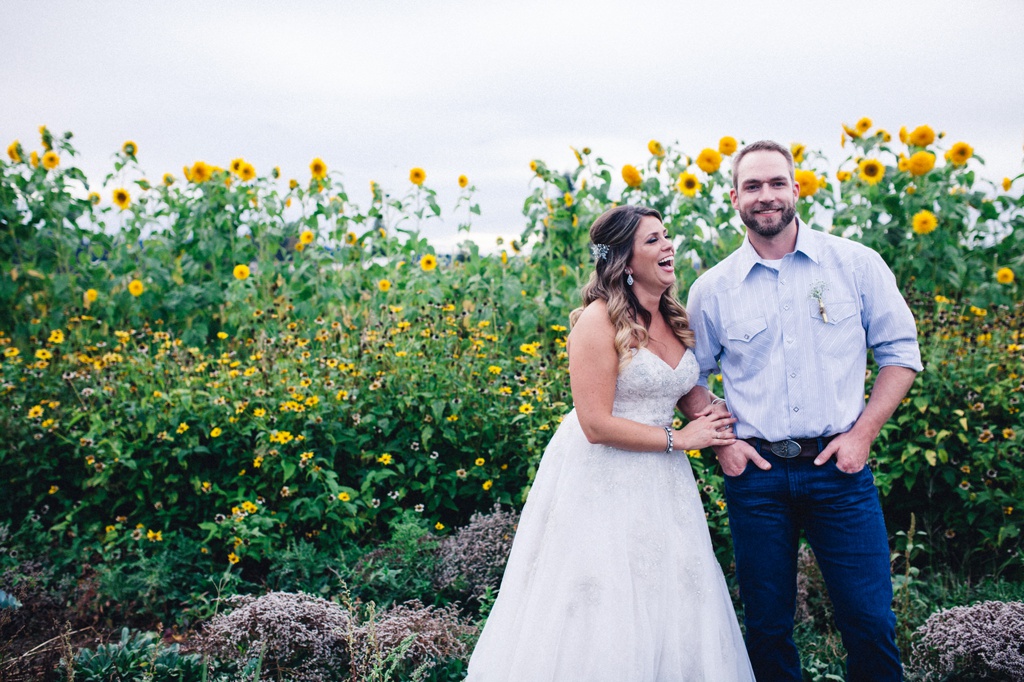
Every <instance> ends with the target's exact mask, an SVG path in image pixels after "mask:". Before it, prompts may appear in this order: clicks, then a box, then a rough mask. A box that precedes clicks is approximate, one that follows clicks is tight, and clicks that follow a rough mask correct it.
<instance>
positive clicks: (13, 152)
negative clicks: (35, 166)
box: [7, 140, 21, 163]
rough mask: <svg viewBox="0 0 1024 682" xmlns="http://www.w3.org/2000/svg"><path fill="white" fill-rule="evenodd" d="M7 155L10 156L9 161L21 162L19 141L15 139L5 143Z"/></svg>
mask: <svg viewBox="0 0 1024 682" xmlns="http://www.w3.org/2000/svg"><path fill="white" fill-rule="evenodd" d="M7 156H9V157H10V159H11V162H13V163H21V143H20V142H18V141H17V140H15V141H14V142H12V143H10V144H9V145H7Z"/></svg>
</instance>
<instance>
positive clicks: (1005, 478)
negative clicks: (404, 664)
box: [0, 119, 1024, 665]
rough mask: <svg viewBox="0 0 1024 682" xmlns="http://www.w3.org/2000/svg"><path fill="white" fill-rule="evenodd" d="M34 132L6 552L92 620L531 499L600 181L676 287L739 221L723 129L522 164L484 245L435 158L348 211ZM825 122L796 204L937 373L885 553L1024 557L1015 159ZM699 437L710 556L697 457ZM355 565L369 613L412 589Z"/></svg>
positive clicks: (7, 283)
mask: <svg viewBox="0 0 1024 682" xmlns="http://www.w3.org/2000/svg"><path fill="white" fill-rule="evenodd" d="M40 132H41V139H40V141H39V143H38V144H39V147H40V148H39V149H38V150H29V149H28V148H27V146H26V145H23V144H21V143H20V142H18V141H15V142H13V143H11V144H10V146H9V147H8V149H7V158H6V159H5V160H0V352H2V355H0V382H2V383H0V395H2V396H3V406H2V407H0V428H2V429H3V433H5V434H6V435H5V437H4V440H3V443H2V444H0V481H2V483H3V490H4V495H3V496H2V498H0V549H2V553H0V570H3V571H6V573H5V574H4V575H5V576H16V575H19V571H21V573H25V570H26V569H25V568H24V566H25V564H26V562H30V561H34V562H37V563H41V565H42V564H45V565H46V566H49V567H51V568H52V572H53V575H54V576H60V577H61V579H62V580H65V581H70V582H72V583H76V584H78V585H85V584H87V585H90V587H89V589H87V590H84V591H81V590H80V592H81V593H80V594H79V596H78V597H77V602H76V607H75V608H77V609H78V610H79V612H80V614H81V613H87V614H91V615H90V616H89V617H91V618H93V619H94V620H95V619H101V620H102V619H106V620H105V622H107V623H108V625H109V626H113V625H114V624H115V622H122V621H123V620H124V619H126V618H129V616H128V615H127V614H128V613H131V614H133V615H132V616H131V617H130V618H133V619H134V620H135V621H138V622H142V623H145V624H148V625H150V626H151V625H152V623H154V622H156V621H160V622H162V623H163V624H164V625H165V626H166V627H171V626H174V627H176V628H180V629H181V630H182V631H187V630H188V629H189V628H190V627H191V626H192V625H193V624H194V622H196V621H197V620H201V619H202V618H203V617H205V616H208V615H209V609H210V608H212V607H211V606H210V605H211V604H212V603H213V597H212V596H211V594H212V592H211V590H212V589H213V588H212V587H211V586H212V585H216V586H218V587H217V591H218V592H219V591H221V590H223V591H226V592H255V591H259V589H260V586H267V585H269V584H272V583H273V581H274V580H275V571H279V570H280V568H281V564H280V561H281V557H282V556H285V555H288V556H293V555H294V553H295V552H297V551H299V548H305V549H303V550H302V551H307V552H310V553H311V554H310V555H309V556H315V557H320V559H318V560H322V559H323V558H324V557H327V558H330V560H331V561H335V562H338V563H339V565H340V564H344V563H345V562H348V563H349V564H352V563H353V562H356V563H358V561H359V557H363V556H365V554H366V552H368V551H371V550H372V549H373V548H376V547H381V546H390V545H389V544H388V543H390V542H393V538H394V537H395V533H396V532H397V531H396V529H399V530H400V529H406V531H402V532H412V531H408V529H409V528H418V529H419V530H418V531H417V532H416V533H417V537H419V538H420V541H423V542H436V541H440V540H441V539H443V538H445V537H446V536H447V535H448V534H449V533H451V532H452V531H453V530H454V529H456V528H459V527H462V526H465V525H466V524H467V523H469V522H470V520H471V517H473V515H474V514H478V513H482V512H486V511H487V510H490V509H491V508H492V507H494V505H495V504H500V505H503V506H504V507H506V508H519V507H521V505H522V503H523V501H524V500H525V497H526V495H527V494H528V492H529V487H530V482H531V480H532V477H533V474H534V472H535V469H536V466H537V463H538V462H539V458H540V456H541V454H542V452H543V448H544V446H545V444H546V443H547V441H548V439H549V438H550V436H551V434H552V432H553V430H554V429H555V428H557V426H558V424H559V422H560V421H561V420H562V417H563V416H564V415H565V414H566V413H567V412H568V411H569V410H570V409H571V406H572V400H571V396H570V395H569V390H568V377H567V361H566V357H567V356H566V352H565V342H566V335H567V334H568V330H567V325H568V322H567V320H568V314H569V312H570V311H571V310H572V309H573V308H574V307H576V306H577V305H578V303H579V296H578V291H579V289H580V286H581V285H582V283H584V282H585V281H586V279H587V278H588V277H589V274H590V269H591V267H592V266H591V263H590V260H589V252H588V249H587V244H588V238H587V229H588V227H589V225H590V223H591V221H592V220H593V219H594V218H596V217H597V215H599V214H600V213H601V212H602V211H604V210H605V209H607V208H608V207H610V206H612V205H614V204H616V203H626V202H628V203H637V204H643V205H647V206H651V207H654V208H656V209H658V210H659V211H661V212H662V214H663V215H664V216H665V224H666V227H667V228H668V229H669V232H670V233H671V235H672V236H673V237H674V239H675V240H676V243H677V245H678V252H679V257H677V263H679V264H680V267H679V271H678V275H679V279H680V296H681V298H683V299H684V300H685V291H686V288H687V286H688V285H689V284H690V283H692V281H693V280H694V279H695V278H696V277H697V276H698V275H699V274H700V272H701V271H702V270H704V269H706V268H708V267H710V266H711V265H714V264H715V263H716V262H718V261H719V260H720V259H721V258H723V257H724V256H725V255H727V254H728V253H730V252H731V251H732V250H733V249H735V248H736V247H737V246H738V245H739V243H740V242H741V240H742V239H743V229H742V225H741V224H740V222H739V220H738V218H737V217H736V216H735V215H734V212H733V210H732V208H731V205H730V204H729V201H728V190H729V188H730V182H731V178H730V175H729V172H728V167H727V164H728V157H729V156H730V155H732V154H733V153H734V152H735V151H736V150H737V148H738V147H739V146H740V144H741V143H740V142H739V141H737V140H736V139H734V138H732V137H724V138H722V139H721V140H720V141H719V142H718V143H717V144H715V145H713V146H709V147H707V148H703V149H701V150H696V149H695V150H691V152H689V153H688V152H687V151H684V150H683V149H682V148H681V147H680V146H679V145H663V144H662V143H660V142H658V141H655V140H652V141H650V143H649V144H648V145H647V149H646V150H645V151H644V152H643V153H642V154H638V155H637V156H638V161H637V163H636V164H635V165H633V164H631V165H626V166H624V167H622V168H616V167H612V166H610V165H609V164H607V163H606V162H604V161H603V160H602V159H601V158H600V157H598V156H596V155H595V154H594V152H593V151H592V150H591V149H589V148H586V147H579V148H576V147H574V148H573V152H574V154H575V158H576V160H577V162H578V163H577V165H575V166H574V167H572V168H570V169H567V170H555V169H552V168H549V167H548V165H547V164H546V163H544V162H543V161H542V160H540V159H536V160H533V161H530V162H529V163H530V168H531V170H532V173H533V177H532V180H531V182H530V186H529V188H528V190H527V192H528V194H527V197H526V199H525V202H524V208H523V213H524V225H525V227H524V229H523V232H522V234H521V236H520V237H519V238H518V239H516V240H512V241H510V242H508V243H500V244H498V245H496V246H497V249H496V250H494V252H493V253H482V252H481V250H480V248H479V247H478V246H477V245H476V244H474V243H473V242H472V241H470V239H469V236H471V235H472V228H471V225H472V220H473V217H474V216H476V215H478V214H479V213H480V211H481V208H480V206H479V205H478V204H477V202H476V200H475V198H474V193H475V188H474V186H473V184H472V182H471V181H470V180H469V179H468V178H466V176H459V177H458V178H451V179H446V180H445V182H451V183H453V184H457V186H458V187H459V190H460V193H459V196H458V199H457V202H456V204H455V206H454V207H452V208H451V209H450V210H447V211H446V210H443V209H442V207H441V206H440V205H439V203H438V200H437V194H436V193H435V191H434V190H433V189H431V188H430V186H429V185H428V184H427V179H428V173H427V171H426V170H424V169H422V168H413V169H411V171H410V174H409V184H408V186H407V187H405V188H399V189H398V190H391V189H389V188H384V187H381V186H380V185H378V184H376V183H371V186H370V188H369V193H368V197H369V200H368V202H367V203H366V204H364V205H360V204H358V203H357V202H356V201H355V199H354V198H353V195H350V193H349V191H348V189H347V188H346V187H345V186H344V185H343V184H342V182H341V180H340V174H338V173H336V172H332V171H331V170H330V168H329V166H328V164H327V162H325V161H324V160H323V159H320V158H316V159H313V160H312V161H311V163H310V165H309V168H308V171H306V170H304V171H303V173H302V175H301V177H300V176H296V179H288V177H287V176H286V175H285V174H282V172H281V171H280V169H278V168H273V169H270V170H269V171H267V170H266V169H263V172H259V171H257V169H255V168H254V167H253V166H252V164H251V163H249V162H247V161H246V160H245V159H243V158H238V159H234V160H231V161H230V162H225V163H224V165H223V166H217V165H215V164H212V163H207V162H204V161H195V162H194V163H193V164H191V165H190V166H186V167H185V168H183V169H182V170H181V172H180V174H175V173H166V174H164V175H163V176H162V178H161V179H160V180H159V181H150V180H147V179H146V177H147V176H146V173H145V172H144V170H143V167H142V165H141V162H140V159H141V158H144V157H143V155H142V152H143V151H144V150H143V149H141V148H140V146H139V145H137V144H136V143H135V142H133V141H128V142H125V143H124V145H123V147H122V149H121V150H119V151H118V152H117V154H116V155H115V160H114V163H113V169H112V171H111V173H110V174H109V175H108V176H107V177H106V178H104V179H102V180H101V181H96V180H95V179H89V178H87V177H85V175H84V174H83V173H82V172H81V171H80V170H79V169H77V168H76V167H75V166H74V160H75V156H76V151H75V149H74V146H73V145H72V139H73V138H72V135H71V133H64V134H62V135H59V136H58V135H54V134H53V133H51V131H49V130H48V129H46V128H42V129H41V131H40ZM843 135H844V142H845V148H846V149H847V150H849V153H850V155H849V157H848V158H847V159H846V160H844V161H843V162H842V163H840V164H839V165H838V170H836V169H835V167H834V166H833V165H832V164H830V162H829V161H828V160H827V159H825V158H824V157H823V156H822V155H820V154H818V153H815V152H813V151H811V150H810V149H808V148H807V147H806V146H805V145H803V144H798V143H794V144H793V146H792V150H793V155H794V158H795V161H796V164H797V171H796V174H797V180H798V182H799V184H800V196H801V198H800V200H799V202H798V212H799V214H800V216H801V218H802V219H803V220H804V221H805V222H807V223H808V224H809V225H811V226H812V227H814V228H815V229H824V230H828V231H831V232H833V233H837V234H842V235H844V236H847V237H850V238H852V239H856V240H858V241H861V242H863V243H865V244H867V245H869V246H871V247H872V248H874V249H876V250H877V251H878V252H879V253H881V255H882V256H883V257H884V258H885V260H886V261H887V262H888V263H889V264H890V266H891V267H892V269H893V271H894V272H895V273H896V276H897V278H898V280H899V282H900V284H901V287H902V288H903V291H904V293H905V296H906V298H907V299H908V301H909V302H910V303H911V306H912V308H913V310H914V312H915V315H916V317H917V320H918V325H919V331H920V340H921V347H922V356H923V359H924V360H925V363H926V368H925V371H924V372H922V373H921V375H920V376H919V377H918V379H917V382H916V383H915V385H914V387H913V388H912V389H911V392H910V394H909V395H908V396H907V398H906V399H905V400H904V405H903V406H902V408H901V409H900V410H899V411H898V412H897V413H896V415H895V416H894V418H893V419H892V420H891V421H890V423H889V424H888V425H887V426H886V428H885V430H884V431H883V433H882V435H881V436H880V438H879V440H878V442H877V443H876V448H875V452H874V453H873V459H872V465H873V466H874V467H875V471H876V479H877V481H878V485H879V490H880V493H881V495H882V499H883V506H884V508H885V511H886V514H887V517H888V519H889V521H890V529H891V532H892V534H893V543H894V569H895V570H896V571H897V573H898V574H902V576H903V577H904V578H905V579H906V580H910V577H911V576H914V575H917V574H918V572H919V571H921V570H927V571H931V572H932V573H936V574H951V575H956V576H961V577H962V576H972V577H975V578H976V577H978V576H993V577H997V576H1006V577H1012V578H1019V577H1021V575H1022V574H1024V555H1022V553H1021V538H1020V528H1021V524H1020V516H1021V513H1022V512H1024V504H1022V503H1024V499H1022V497H1024V464H1022V462H1024V458H1022V457H1021V454H1022V452H1021V441H1022V439H1024V418H1022V416H1021V411H1020V408H1021V405H1020V401H1021V399H1022V398H1024V363H1022V362H1021V349H1022V347H1024V345H1022V344H1024V340H1022V339H1021V337H1020V330H1021V328H1022V327H1024V309H1022V305H1024V304H1022V300H1024V296H1022V288H1021V285H1020V282H1019V277H1020V276H1024V199H1022V197H1021V193H1020V191H1019V187H1017V186H1015V183H1018V182H1019V180H1020V179H1021V176H1018V177H1017V178H1005V179H1003V180H1002V181H1001V182H993V181H990V180H987V179H985V178H983V177H982V175H981V171H982V170H983V168H984V164H983V160H982V159H981V158H980V157H979V156H978V155H977V154H975V150H974V149H973V148H972V147H971V146H970V145H969V144H968V143H966V142H954V143H949V142H948V141H947V140H946V138H945V136H944V135H942V134H936V133H935V132H934V130H933V129H932V128H930V127H929V126H927V125H920V126H917V127H912V128H909V129H908V128H902V129H901V130H900V131H899V132H898V134H896V135H895V136H894V135H891V134H890V133H889V132H886V131H885V130H881V129H877V128H875V127H874V125H873V122H872V121H870V120H868V119H861V120H860V121H858V122H857V123H855V124H853V125H844V126H843ZM691 153H693V156H691V155H690V154H691ZM442 220H444V221H446V224H457V225H458V226H459V229H460V230H465V231H466V232H467V233H468V236H467V240H466V241H465V242H464V243H463V244H462V246H461V247H460V248H459V249H458V250H457V251H456V252H455V253H452V254H438V253H436V252H435V250H434V248H433V247H432V246H431V244H430V243H429V242H428V241H427V240H426V239H425V238H424V237H423V236H422V229H423V228H424V226H426V225H428V224H430V223H431V222H432V221H442ZM689 456H690V457H691V462H692V463H693V465H694V470H695V474H696V476H697V477H698V485H699V486H700V487H701V489H702V491H703V495H704V498H705V501H706V507H707V512H708V519H709V523H710V525H711V529H712V534H713V539H714V540H715V543H716V546H717V547H718V548H719V549H718V551H719V556H720V559H721V560H722V562H723V564H724V565H725V566H726V567H728V565H729V561H730V550H729V540H728V528H727V521H726V514H725V502H724V499H723V497H722V494H721V483H722V481H721V477H720V475H719V474H718V473H717V468H716V467H715V465H714V463H713V453H710V452H705V453H701V452H691V453H689ZM709 460H710V461H709ZM311 561H312V560H311ZM307 563H308V562H307ZM314 563H315V562H314ZM364 564H365V562H364ZM157 565H159V566H161V567H162V568H160V569H159V570H157V569H156V568H154V567H155V566H157ZM911 569H913V570H911ZM727 573H728V569H727ZM360 575H363V576H364V577H366V575H367V574H365V573H363V574H360ZM375 575H376V574H375ZM390 575H392V576H393V575H394V571H392V574H390ZM898 577H899V576H898ZM347 578H348V585H347V587H348V589H350V590H352V591H353V592H354V593H355V595H356V597H361V596H366V597H367V598H369V596H368V594H369V593H368V594H367V595H361V594H360V592H359V590H360V586H359V585H358V584H353V583H352V582H351V575H348V576H347ZM136 579H137V580H136ZM10 580H13V578H11V579H10ZM10 580H9V581H8V582H10ZM133 580H134V581H135V582H133ZM366 580H367V584H368V585H370V584H373V585H376V587H375V588H374V589H376V590H377V591H376V592H373V594H372V595H370V596H372V597H373V598H374V599H376V600H377V601H378V602H379V603H386V602H388V601H398V600H400V598H401V596H402V595H403V594H405V593H403V592H402V591H401V590H400V589H399V588H398V587H396V586H394V585H392V586H391V588H383V587H381V585H382V584H390V583H387V580H384V582H383V583H382V582H381V580H382V578H381V577H380V575H376V577H369V578H367V579H366ZM14 582H15V583H16V582H17V581H14ZM12 584H13V583H12ZM119 585H120V586H121V587H117V586H119ZM124 585H137V586H138V587H137V589H136V588H132V589H133V590H134V591H132V590H128V591H126V590H125V588H124V587H123V586H124ZM321 587H322V590H321V591H322V592H324V591H327V590H328V588H326V587H323V586H322V585H321ZM0 588H4V585H0ZM4 589H7V588H4ZM388 589H391V591H390V592H389V591H388ZM424 589H425V588H424ZM7 591H11V590H10V589H8V590H7ZM415 596H416V597H417V598H423V599H425V600H426V601H428V602H430V601H433V602H435V603H437V604H441V603H444V602H445V601H446V600H447V597H445V596H444V595H443V594H439V593H438V594H432V593H431V592H430V591H429V590H425V591H424V590H421V591H420V592H418V593H416V595H415ZM69 599H70V598H69ZM485 601H486V600H485ZM112 602H117V603H121V604H122V606H123V608H121V609H120V610H119V609H118V608H115V607H113V606H111V603H112ZM485 610H486V609H485V608H482V612H484V611H485ZM907 610H908V611H910V610H912V609H910V608H909V607H908V609H907ZM924 615H927V614H924ZM2 661H3V657H2V652H0V665H2Z"/></svg>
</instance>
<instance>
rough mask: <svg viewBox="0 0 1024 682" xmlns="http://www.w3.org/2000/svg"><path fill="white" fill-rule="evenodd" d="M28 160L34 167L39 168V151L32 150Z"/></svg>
mask: <svg viewBox="0 0 1024 682" xmlns="http://www.w3.org/2000/svg"><path fill="white" fill-rule="evenodd" d="M28 162H29V164H31V166H32V167H33V168H39V152H32V153H31V154H29V155H28Z"/></svg>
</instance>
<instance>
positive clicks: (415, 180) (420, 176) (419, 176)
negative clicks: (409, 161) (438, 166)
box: [409, 166, 427, 186]
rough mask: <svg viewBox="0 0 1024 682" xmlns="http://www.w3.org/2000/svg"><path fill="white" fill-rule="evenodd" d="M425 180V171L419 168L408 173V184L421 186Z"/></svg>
mask: <svg viewBox="0 0 1024 682" xmlns="http://www.w3.org/2000/svg"><path fill="white" fill-rule="evenodd" d="M426 179H427V171H425V170H423V169H422V168H420V167H419V166H417V167H416V168H413V169H412V170H410V171H409V182H411V183H412V184H414V185H416V186H419V185H422V184H423V181H424V180H426Z"/></svg>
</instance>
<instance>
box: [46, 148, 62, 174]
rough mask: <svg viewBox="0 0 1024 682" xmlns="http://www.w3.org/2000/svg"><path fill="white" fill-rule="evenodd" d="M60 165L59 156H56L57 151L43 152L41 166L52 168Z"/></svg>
mask: <svg viewBox="0 0 1024 682" xmlns="http://www.w3.org/2000/svg"><path fill="white" fill-rule="evenodd" d="M59 165H60V157H59V156H57V152H53V151H50V152H46V153H45V154H43V168H45V169H46V170H53V169H54V168H56V167H57V166H59Z"/></svg>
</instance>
